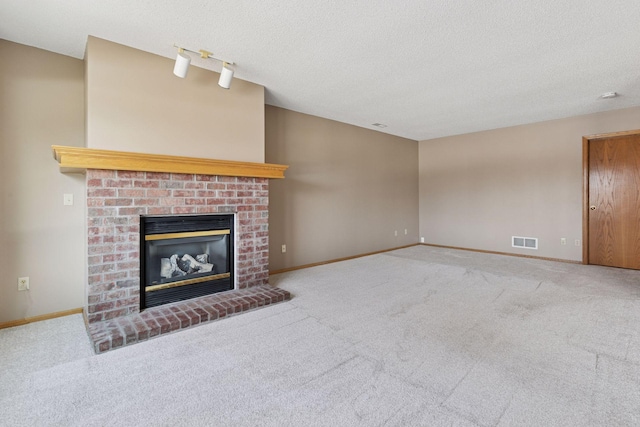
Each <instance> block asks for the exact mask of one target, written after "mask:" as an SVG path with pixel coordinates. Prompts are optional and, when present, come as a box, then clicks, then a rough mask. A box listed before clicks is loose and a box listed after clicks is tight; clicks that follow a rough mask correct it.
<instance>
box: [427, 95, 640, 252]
mask: <svg viewBox="0 0 640 427" xmlns="http://www.w3.org/2000/svg"><path fill="white" fill-rule="evenodd" d="M631 129H640V107H635V108H628V109H622V110H614V111H608V112H604V113H597V114H590V115H584V116H578V117H572V118H567V119H560V120H553V121H547V122H541V123H534V124H528V125H522V126H515V127H510V128H503V129H496V130H491V131H485V132H477V133H471V134H465V135H458V136H452V137H446V138H439V139H432V140H426V141H421V142H420V144H419V147H420V156H419V157H420V190H419V191H420V236H422V237H424V239H425V242H426V243H432V244H438V245H445V246H454V247H462V248H469V249H479V250H488V251H497V252H507V253H515V254H521V255H532V256H539V257H548V258H557V259H564V260H571V261H581V260H582V246H576V244H575V242H576V240H578V241H579V243H580V244H581V243H582V194H583V182H582V180H583V172H582V137H583V136H587V135H594V134H599V133H608V132H617V131H625V130H631ZM512 236H522V237H536V238H538V239H539V242H538V244H539V249H538V250H531V249H520V248H513V247H512V246H511V237H512ZM563 237H564V238H566V239H567V244H566V245H561V244H560V239H561V238H563Z"/></svg>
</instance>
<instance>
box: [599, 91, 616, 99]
mask: <svg viewBox="0 0 640 427" xmlns="http://www.w3.org/2000/svg"><path fill="white" fill-rule="evenodd" d="M616 96H618V92H607V93H603V94H602V95H600V98H602V99H609V98H615V97H616Z"/></svg>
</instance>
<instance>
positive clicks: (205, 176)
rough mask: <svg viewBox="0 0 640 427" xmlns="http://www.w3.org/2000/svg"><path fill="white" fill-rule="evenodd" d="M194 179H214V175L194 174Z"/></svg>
mask: <svg viewBox="0 0 640 427" xmlns="http://www.w3.org/2000/svg"><path fill="white" fill-rule="evenodd" d="M195 179H196V181H215V180H216V176H215V175H199V174H197V175H195Z"/></svg>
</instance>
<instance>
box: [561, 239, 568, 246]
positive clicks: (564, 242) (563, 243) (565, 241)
mask: <svg viewBox="0 0 640 427" xmlns="http://www.w3.org/2000/svg"><path fill="white" fill-rule="evenodd" d="M560 244H561V245H566V244H567V239H566V237H561V238H560Z"/></svg>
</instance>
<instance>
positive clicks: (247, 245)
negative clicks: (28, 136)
mask: <svg viewBox="0 0 640 427" xmlns="http://www.w3.org/2000/svg"><path fill="white" fill-rule="evenodd" d="M52 149H53V153H54V158H55V159H56V160H57V161H58V163H59V164H60V170H61V172H63V173H73V172H81V173H86V189H87V199H86V203H87V292H86V294H87V300H86V301H87V302H86V306H85V319H86V322H87V329H88V332H89V335H90V337H91V339H92V341H93V346H94V350H95V351H96V353H101V352H104V351H108V350H111V349H114V348H118V347H121V346H123V345H128V344H132V343H135V342H139V341H143V340H146V339H149V338H152V337H154V336H158V335H162V334H165V333H170V332H174V331H177V330H180V329H184V328H188V327H191V326H194V325H198V324H201V323H205V322H209V321H212V320H217V319H221V318H224V317H226V316H230V315H234V314H238V313H241V312H244V311H246V310H251V309H255V308H258V307H263V306H266V305H269V304H274V303H277V302H281V301H285V300H288V299H289V298H290V294H289V292H287V291H285V290H282V289H278V288H273V287H271V286H269V285H268V281H269V270H268V265H269V231H268V221H269V208H268V204H269V181H268V180H269V179H273V178H284V171H285V170H286V168H287V166H283V165H273V164H262V163H246V162H233V161H226V160H225V161H222V160H208V159H199V158H189V157H177V156H164V155H148V154H140V153H126V152H118V151H109V150H97V149H88V148H78V147H62V146H52ZM205 215H213V216H214V217H216V218H222V217H226V218H228V219H230V220H231V221H232V222H231V224H230V227H229V231H228V233H229V234H231V233H233V238H234V239H233V246H232V249H233V250H232V252H231V254H230V255H229V259H228V262H229V266H228V269H229V271H228V273H229V277H232V278H233V281H232V282H230V285H229V288H230V290H228V291H221V292H217V293H214V294H211V295H205V296H198V297H195V298H191V299H188V300H184V301H182V300H181V301H176V302H171V303H169V304H165V305H160V306H158V307H148V306H147V305H143V306H141V283H142V282H141V267H142V265H141V257H140V256H141V253H142V250H141V242H142V239H141V237H140V236H141V224H144V220H143V221H142V222H141V218H151V217H158V216H164V217H167V218H180V217H187V216H188V217H203V216H205ZM231 230H233V231H231ZM214 234H215V233H214ZM229 237H231V236H229ZM217 240H218V241H219V240H220V239H217ZM195 252H200V250H196V251H195ZM203 252H206V250H205V251H203ZM195 255H196V257H197V256H198V255H204V254H203V253H196V254H195ZM160 258H165V257H162V256H161V257H160ZM208 261H211V260H210V259H209V260H207V259H206V257H204V258H201V259H200V260H198V262H199V263H200V264H210V263H211V262H208ZM162 262H163V261H161V263H162ZM216 262H218V263H219V262H220V261H219V260H218V261H216ZM211 264H213V263H211ZM225 273H227V272H225ZM142 276H144V273H143V274H142ZM141 307H144V309H141Z"/></svg>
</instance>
